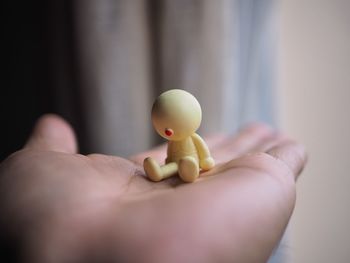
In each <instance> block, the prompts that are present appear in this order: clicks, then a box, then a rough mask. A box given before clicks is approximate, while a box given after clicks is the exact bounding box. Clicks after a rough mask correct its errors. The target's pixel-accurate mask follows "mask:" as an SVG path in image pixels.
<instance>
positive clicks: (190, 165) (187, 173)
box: [179, 156, 199, 183]
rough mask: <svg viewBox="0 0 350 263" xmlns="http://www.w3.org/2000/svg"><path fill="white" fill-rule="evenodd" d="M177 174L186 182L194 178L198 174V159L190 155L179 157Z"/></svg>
mask: <svg viewBox="0 0 350 263" xmlns="http://www.w3.org/2000/svg"><path fill="white" fill-rule="evenodd" d="M179 176H180V177H181V179H182V180H183V181H184V182H186V183H191V182H193V181H194V180H196V179H197V178H198V176H199V164H198V161H197V160H196V159H195V158H193V157H191V156H186V157H183V158H181V159H180V161H179Z"/></svg>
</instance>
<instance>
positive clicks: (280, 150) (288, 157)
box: [267, 140, 308, 178]
mask: <svg viewBox="0 0 350 263" xmlns="http://www.w3.org/2000/svg"><path fill="white" fill-rule="evenodd" d="M267 153H268V154H270V155H272V156H273V157H275V158H277V159H279V160H281V161H282V162H284V163H285V164H286V165H287V166H288V167H289V169H290V170H291V171H292V172H293V174H294V175H295V177H296V178H298V176H299V175H300V174H301V172H302V171H303V169H304V167H305V165H306V163H307V159H308V156H307V153H306V149H305V147H304V145H302V144H300V143H298V142H296V141H294V140H288V141H285V142H284V143H283V144H280V145H277V146H275V147H273V148H271V149H270V150H268V151H267Z"/></svg>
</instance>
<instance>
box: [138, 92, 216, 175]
mask: <svg viewBox="0 0 350 263" xmlns="http://www.w3.org/2000/svg"><path fill="white" fill-rule="evenodd" d="M201 119H202V110H201V107H200V105H199V102H198V101H197V99H196V98H195V97H194V96H193V95H192V94H190V93H188V92H187V91H184V90H179V89H174V90H169V91H166V92H164V93H162V94H161V95H160V96H159V97H158V98H157V99H156V101H155V102H154V104H153V108H152V123H153V126H154V128H155V129H156V131H157V132H158V133H159V135H161V136H162V137H164V138H165V139H167V140H169V142H168V150H167V158H166V160H165V163H166V164H165V165H163V166H160V165H159V164H158V163H157V162H156V161H155V160H154V159H152V158H151V157H148V158H146V159H145V160H144V169H145V172H146V174H147V176H148V177H149V178H150V179H151V180H152V181H160V180H162V179H165V178H168V177H170V176H173V175H175V174H177V173H178V174H179V176H180V177H181V179H182V180H183V181H185V182H193V181H194V180H195V179H196V178H198V176H199V171H200V169H202V170H209V169H211V168H213V167H214V165H215V162H214V159H213V158H212V157H211V155H210V152H209V149H208V146H207V145H206V143H205V142H204V140H203V139H202V138H201V137H200V136H199V135H198V134H196V133H195V132H196V130H197V129H198V128H199V125H200V123H201ZM167 130H168V131H169V130H170V131H172V132H173V134H171V135H167V134H166V131H167Z"/></svg>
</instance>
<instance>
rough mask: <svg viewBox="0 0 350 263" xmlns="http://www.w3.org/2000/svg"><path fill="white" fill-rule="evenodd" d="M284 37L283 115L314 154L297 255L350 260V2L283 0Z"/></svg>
mask: <svg viewBox="0 0 350 263" xmlns="http://www.w3.org/2000/svg"><path fill="white" fill-rule="evenodd" d="M280 40H281V41H280V44H281V56H280V58H281V61H280V69H281V74H280V76H281V78H280V86H281V96H282V103H281V107H282V114H281V116H280V117H281V120H282V124H283V127H284V129H286V130H288V131H289V133H290V134H292V135H293V136H294V137H296V138H298V139H299V140H301V141H302V142H304V143H305V145H306V147H307V149H308V152H309V157H310V160H309V165H308V167H307V168H306V170H305V172H304V173H303V176H302V178H300V180H299V182H298V201H297V207H296V210H295V214H294V216H293V219H292V229H293V238H292V244H291V248H290V249H291V250H292V253H293V254H294V262H297V263H298V262H306V263H313V262H317V263H322V262H336V263H343V262H344V263H346V262H350V1H348V0H343V1H341V0H328V1H326V0H311V1H310V0H306V1H305V0H282V1H281V39H280Z"/></svg>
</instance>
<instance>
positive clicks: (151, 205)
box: [0, 115, 305, 262]
mask: <svg viewBox="0 0 350 263" xmlns="http://www.w3.org/2000/svg"><path fill="white" fill-rule="evenodd" d="M207 142H208V145H209V148H210V149H211V152H212V155H213V157H214V159H215V160H216V162H217V163H218V164H217V165H216V167H215V168H214V169H213V170H211V171H208V172H205V173H202V174H201V177H200V178H199V179H198V180H197V181H196V182H195V183H191V184H186V183H182V182H181V181H180V180H179V179H178V178H177V177H173V178H170V179H167V180H164V181H162V182H159V183H154V182H151V181H149V180H148V179H147V178H146V177H145V175H144V171H143V168H142V161H143V159H144V158H145V157H147V156H152V157H154V158H156V159H157V160H158V161H159V162H163V161H164V159H165V146H160V147H158V148H155V149H152V150H150V151H149V152H145V153H141V154H138V155H136V156H133V157H131V158H130V160H127V159H123V158H119V157H113V156H107V155H101V154H91V155H87V156H84V155H80V154H77V153H76V151H77V150H76V148H77V147H76V141H75V138H74V133H73V131H72V129H71V128H70V126H69V125H68V124H67V123H66V122H65V121H63V120H62V119H60V118H59V117H57V116H54V115H47V116H44V117H43V118H41V120H40V121H39V122H38V124H37V125H36V128H35V130H34V132H33V134H32V136H31V138H30V139H29V141H28V143H27V145H26V146H25V147H24V149H23V150H21V151H19V152H16V153H15V154H13V155H12V156H10V157H9V158H8V159H7V160H6V161H4V162H3V163H2V164H1V168H0V214H1V215H3V216H2V218H1V221H0V231H1V233H3V234H4V238H5V239H6V238H8V239H11V240H16V241H17V243H16V244H17V247H16V248H18V249H19V250H20V251H21V254H20V255H21V258H20V260H22V261H25V262H28V261H29V262H31V261H32V262H264V261H266V260H267V259H268V257H269V256H270V254H271V252H272V249H273V248H274V247H275V246H276V244H277V243H278V241H279V239H280V238H281V236H282V234H283V231H284V229H285V227H286V225H287V223H288V220H289V218H290V216H291V213H292V210H293V207H294V203H295V180H296V177H297V175H299V173H300V172H301V170H302V167H303V165H304V163H305V153H304V150H303V148H302V147H301V146H300V145H298V144H296V143H294V142H292V141H290V140H289V139H288V138H286V137H285V136H283V135H281V134H277V133H276V132H274V131H273V130H272V129H270V128H268V127H266V126H264V125H252V126H250V127H247V128H246V129H244V130H242V131H241V132H240V133H239V134H238V135H236V136H234V137H232V136H231V137H230V136H224V135H217V136H213V137H211V138H208V139H207ZM10 256H11V255H10Z"/></svg>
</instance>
